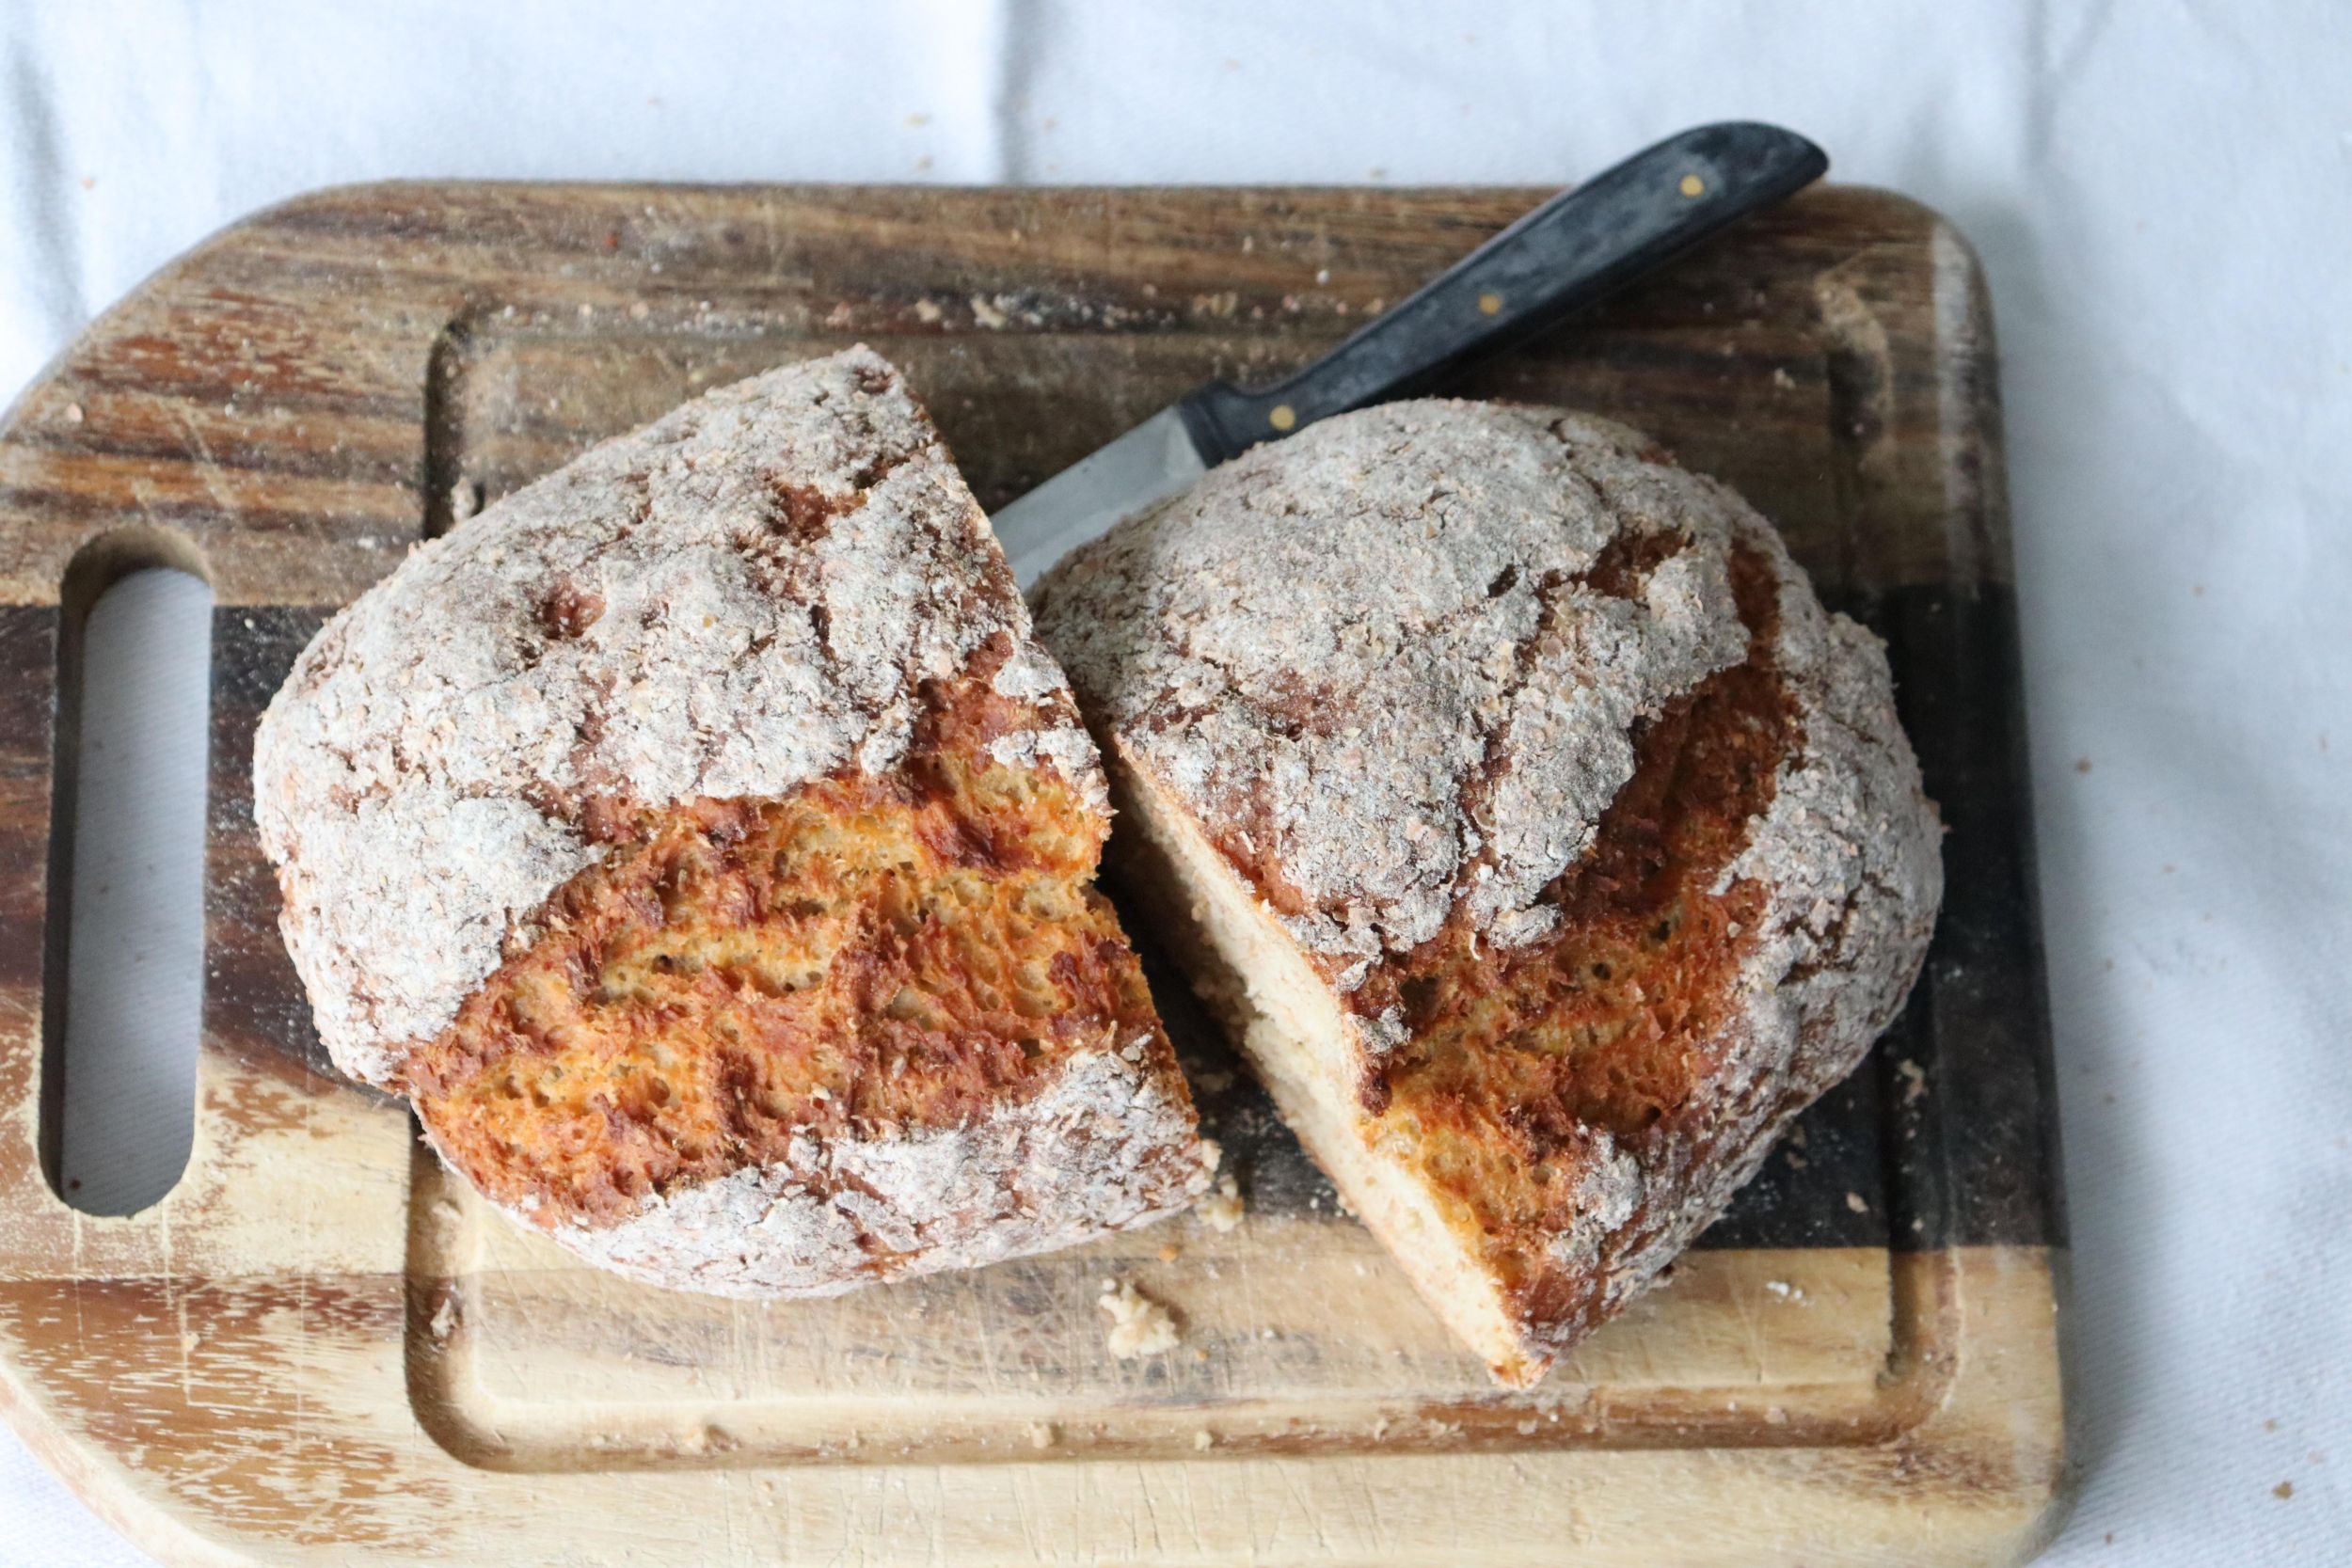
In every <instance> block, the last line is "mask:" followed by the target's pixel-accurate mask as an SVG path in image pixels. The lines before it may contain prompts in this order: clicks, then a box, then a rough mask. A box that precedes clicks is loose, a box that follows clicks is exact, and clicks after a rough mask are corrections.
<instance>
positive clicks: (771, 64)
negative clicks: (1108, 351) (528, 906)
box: [0, 0, 2352, 1568]
mask: <svg viewBox="0 0 2352 1568" xmlns="http://www.w3.org/2000/svg"><path fill="white" fill-rule="evenodd" d="M0 70H5V71H6V83H7V91H6V96H5V98H4V99H0V138H4V139H0V394H6V393H10V392H12V391H13V389H14V388H19V387H21V386H22V385H23V384H24V383H25V382H26V381H27V380H29V379H30V378H31V377H32V376H33V375H34V374H35V373H36V372H38V371H39V370H40V367H41V365H42V364H43V362H44V361H46V360H47V359H48V358H49V357H50V356H52V355H54V354H56V352H57V351H58V350H59V349H60V348H61V347H63V346H64V344H65V343H66V342H67V341H68V340H69V339H70V338H71V337H72V335H73V333H74V332H75V331H76V330H77V329H78V328H79V327H80V326H81V325H83V324H84V323H85V322H86V321H87V319H88V318H89V316H90V315H91V314H92V313H93V312H95V311H97V310H100V309H103V308H104V307H106V306H107V305H108V304H110V303H111V302H113V301H114V300H115V299H117V298H118V297H119V296H120V295H121V294H122V293H124V292H125V291H126V290H128V289H130V288H131V287H132V286H133V285H134V284H135V283H136V282H137V281H138V280H139V278H140V277H143V276H144V275H145V274H147V273H148V272H149V271H150V270H151V269H152V268H154V267H156V266H158V265H159V264H161V263H162V262H164V261H167V260H168V259H170V258H171V257H172V256H173V255H175V254H176V253H178V252H179V251H181V250H183V248H185V247H186V246H188V245H191V244H193V243H194V242H196V241H197V240H199V239H200V238H202V237H203V236H204V235H206V234H207V233H209V232H211V231H212V230H215V229H217V228H219V227H220V226H221V225H223V224H226V223H228V222H230V220H232V219H234V218H236V217H238V216H239V215H241V214H246V213H248V212H250V211H252V210H253V209H255V208H257V207H260V206H262V205H263V204H264V203H267V202H271V201H275V200H277V199H278V198H283V197H287V196H291V195H294V194H295V193H296V192H299V191H302V190H305V189H308V188H310V187H313V186H318V185H324V184H328V183H335V182H348V181H358V180H372V179H378V178H385V177H391V176H501V177H525V178H558V177H575V178H631V179H675V180H894V181H895V180H932V181H942V182H994V181H1033V182H1162V181H1166V182H1236V181H1239V182H1260V181H1269V182H1270V181H1318V182H1324V181H1338V182H1399V183H1406V182H1410V183H1421V182H1494V181H1511V182H1568V181H1571V180H1574V179H1577V178H1580V177H1581V176H1583V175H1585V174H1588V173H1590V172H1593V171H1594V170H1596V169H1597V168H1599V167H1600V166H1604V165H1605V164H1607V163H1609V162H1611V161H1613V159H1615V158H1616V157H1618V156H1620V155H1622V154H1624V153H1626V152H1629V151H1631V150H1634V149H1635V148H1637V147H1640V146H1643V145H1645V143H1647V142H1649V141H1651V140H1653V139H1655V138H1656V137H1658V136H1659V135H1663V134H1665V133H1667V132H1670V131H1673V130H1676V129H1678V128H1680V127H1682V126H1684V125H1687V124H1692V123H1695V122H1698V121H1702V120H1709V119H1727V118H1734V117H1753V118H1759V119H1774V120H1779V121H1782V122H1784V123H1787V124H1789V125H1792V126H1794V127H1796V128H1798V129H1801V130H1803V131H1804V132H1806V133H1807V134H1809V135H1812V136H1813V137H1815V138H1816V139H1817V140H1819V141H1820V142H1821V143H1822V144H1823V145H1824V146H1825V147H1827V148H1828V149H1829V150H1830V151H1831V153H1832V154H1833V156H1834V158H1835V160H1836V177H1837V178H1839V179H1842V180H1848V181H1860V182H1869V183H1873V184H1879V185H1884V186H1889V187H1892V188H1894V189H1897V190H1900V191H1904V192H1907V193H1909V194H1910V195H1912V196H1915V197H1916V198H1920V199H1921V200H1923V201H1926V202H1928V203H1930V204H1931V205H1933V206H1935V207H1938V208H1940V209H1942V210H1943V211H1944V212H1945V213H1946V214H1948V215H1950V216H1951V217H1952V218H1953V219H1954V220H1955V221H1956V222H1957V223H1958V224H1959V225H1960V227H1961V228H1962V229H1963V230H1964V231H1965V232H1966V233H1968V234H1969V235H1970V236H1971V237H1972V238H1973V239H1974V241H1975V243H1976V245H1977V246H1978V247H1979V250H1980V252H1981V253H1982V255H1983V258H1984V261H1985V263H1986V265H1987V268H1988V270H1989V273H1990V276H1991V278H1992V284H1993V292H1994V299H1995V306H1996V310H1997V312H1998V317H1999V329H2000V341H2001V347H2002V355H2003V387H2004V391H2005V394H2006V398H2007V404H2008V431H2009V451H2010V476H2011V483H2012V489H2013V497H2014V501H2015V513H2016V536H2017V557H2018V559H2017V573H2018V581H2019V584H2020V590H2021V595H2022V602H2023V616H2024V639H2025V660H2026V681H2027V687H2028V701H2029V704H2030V712H2031V722H2032V743H2033V757H2034V786H2035V791H2036V822H2037V829H2038V832H2039V835H2040V851H2041V866H2040V871H2041V879H2042V898H2043V911H2044V915H2045V921H2046V926H2047V930H2048V938H2049V956H2050V982H2051V990H2052V1000H2053V1002H2054V1004H2055V1011H2056V1018H2057V1032H2058V1069H2059V1087H2060V1091H2061V1095H2062V1101H2063V1114H2064V1129H2065V1132H2064V1135H2065V1165H2066V1176H2067V1181H2068V1185H2069V1190H2070V1197H2071V1203H2072V1209H2073V1226H2074V1307H2073V1321H2072V1323H2071V1325H2070V1327H2071V1338H2070V1340H2069V1349H2070V1351H2071V1353H2072V1355H2073V1373H2074V1376H2073V1387H2074V1404H2073V1408H2072V1418H2073V1423H2074V1433H2075V1440H2076V1444H2077V1448H2078V1450H2079V1455H2080V1465H2081V1466H2082V1492H2081V1500H2080V1504H2079V1506H2078V1508H2077V1510H2076V1512H2075V1514H2074V1520H2073V1523H2072V1524H2071V1526H2070V1527H2069V1528H2068V1529H2067V1531H2066V1533H2065V1534H2064V1536H2063V1537H2062V1539H2061V1541H2060V1543H2059V1544H2058V1546H2057V1547H2056V1548H2055V1549H2054V1551H2053V1553H2052V1555H2051V1557H2050V1559H2049V1560H2051V1561H2054V1562H2061V1563H2068V1564H2075V1563H2106V1562H2130V1563H2134V1564H2147V1565H2162V1564H2182V1565H2193V1568H2210V1565H2213V1564H2224V1563H2236V1562H2247V1563H2265V1564H2271V1563H2277V1564H2302V1563H2313V1564H2316V1563H2326V1562H2344V1561H2346V1560H2352V1544H2347V1542H2348V1541H2352V1482H2347V1481H2346V1479H2345V1478H2346V1475H2347V1472H2348V1471H2352V1241H2347V1236H2348V1235H2352V1152H2348V1151H2347V1132H2348V1131H2352V1086H2348V1085H2352V1072H2347V1071H2346V1065H2347V1053H2346V1049H2345V1046H2344V1040H2345V1038H2346V1037H2347V1034H2352V982H2348V981H2347V979H2346V977H2345V976H2346V970H2347V966H2352V809H2348V807H2347V795H2346V789H2345V784H2346V769H2345V765H2346V762H2347V761H2352V628H2348V627H2347V619H2352V542H2348V540H2347V526H2348V525H2352V12H2347V10H2346V9H2345V8H2343V7H2340V6H2336V5H2332V4H2329V3H2327V0H2311V3H2309V4H2294V3H2290V0H2262V3H2257V0H2158V3H2151V4H2144V5H2137V6H2128V5H2118V4H2089V5H2074V4H2068V3H2064V0H2014V3H1984V4H1970V5H1964V6H1961V5H1952V4H1948V3H1934V4H1893V3H1867V0H1863V3H1855V4H1851V5H1845V6H1828V5H1815V6H1808V7H1804V8H1796V7H1783V6H1773V5H1766V4H1761V3H1738V0H1722V3H1714V4H1689V3H1685V4H1676V5H1661V6H1646V5H1631V4H1624V3H1621V0H1620V3H1610V4H1573V5H1571V4H1549V5H1544V4H1514V3H1511V0H1481V3H1480V4H1477V5H1474V6H1460V7H1448V6H1444V5H1438V4H1430V3H1426V0H1424V3H1422V4H1403V3H1371V0H1291V3H1288V4H1279V5H1276V4H1267V3H1265V0H1253V3H1247V4H1230V5H1225V4H1218V5H1193V4H1179V3H1174V0H1162V3H1157V4H1152V5H1139V4H1138V5H1130V4H1117V3H1103V4H1095V5H1077V4H1070V5H1060V4H1054V3H1050V0H997V3H993V4H990V3H984V0H963V3H958V0H943V3H941V4H937V5H928V6H927V5H922V4H918V3H915V0H849V3H822V4H801V5H793V6H779V5H773V4H754V3H743V4H724V5H704V6H691V5H683V4H675V3H665V4H649V3H646V4H635V5H617V4H596V5H590V4H581V3H579V0H566V3H562V4H555V3H538V4H507V5H495V4H487V3H469V4H437V5H436V4H410V5H384V4H380V3H373V4H358V3H354V4H327V3H324V0H313V3H310V4H300V5H295V4H246V5H230V4H202V3H198V0H181V3H177V4H165V3H157V4H153V5H118V6H105V5H95V4H90V5H82V4H75V5H65V4H40V3H36V0H22V3H15V4H8V3H0ZM163 597H165V598H168V597H169V595H168V594H166V595H163ZM170 689H173V690H176V689H178V688H170ZM179 700H180V699H172V698H169V697H168V691H167V695H166V697H165V698H160V699H151V701H153V702H159V703H162V704H163V705H165V706H168V705H169V703H170V702H172V701H179ZM183 705H184V704H183ZM135 722H144V721H135ZM196 733H197V734H198V735H199V736H200V729H199V730H198V731H197V732H196ZM154 941H155V943H156V946H155V949H154V951H153V952H152V953H151V958H152V959H153V961H154V963H155V965H156V967H157V969H158V971H159V972H167V973H165V979H164V981H163V982H162V983H161V984H160V986H159V987H158V988H156V989H153V990H151V991H150V992H142V993H141V995H143V996H151V997H152V998H154V999H155V1000H154V1001H153V1003H152V1006H153V1007H154V1008H157V1009H162V1008H168V1007H180V1008H182V1009H184V998H185V996H186V995H187V994H189V992H188V990H187V986H188V985H189V984H192V983H193V982H192V981H190V980H185V979H183V980H181V981H177V982H175V981H173V980H172V979H171V978H170V974H169V973H168V972H172V971H173V966H174V965H177V966H179V973H182V974H193V971H192V969H190V968H189V967H188V966H189V965H190V964H191V963H192V961H193V960H192V958H191V956H190V955H189V954H188V952H187V951H186V950H185V949H186V945H187V944H186V940H185V938H184V937H179V938H175V937H173V936H172V935H171V934H170V933H168V932H165V933H160V934H157V935H155V938H154ZM175 984H177V985H178V986H179V989H178V990H174V989H173V986H174V985H175ZM175 998H177V999H178V1000H175ZM141 1006H148V1004H147V1003H143V1002H141V1003H135V1004H133V1005H132V1006H131V1008H130V1011H131V1013H132V1015H133V1016H130V1017H128V1018H126V1019H124V1020H123V1021H121V1026H122V1027H123V1028H125V1029H126V1030H128V1031H130V1032H131V1033H133V1034H135V1033H136V1032H137V1030H138V1027H139V1023H140V1020H139V1016H137V1014H138V1008H139V1007H141ZM183 1016H184V1010H183V1011H180V1012H174V1013H171V1014H170V1015H169V1017H170V1018H175V1019H176V1018H179V1017H183ZM169 1026H170V1025H169V1019H167V1020H166V1021H165V1022H164V1023H163V1024H161V1025H159V1026H158V1027H159V1028H160V1029H161V1030H162V1032H163V1033H166V1034H167V1033H168V1031H169ZM144 1560H145V1559H144V1558H143V1557H142V1556H141V1555H140V1554H139V1553H138V1552H136V1551H135V1550H134V1549H133V1548H131V1547H130V1546H128V1545H126V1544H122V1543H120V1542H119V1541H118V1540H117V1539H116V1538H115V1537H114V1536H113V1535H111V1534H110V1533H109V1532H108V1531H107V1530H106V1529H105V1528H104V1527H103V1526H101V1525H99V1524H98V1523H97V1522H95V1521H94V1520H93V1519H92V1518H91V1517H90V1516H89V1515H88V1514H87V1512H86V1511H84V1510H83V1508H82V1507H81V1505H80V1504H78V1503H77V1502H76V1501H75V1500H74V1499H73V1498H72V1497H71V1496H70V1495H69V1494H67V1493H66V1492H65V1490H64V1489H63V1488H62V1487H61V1486H60V1485H58V1484H57V1483H56V1481H53V1480H52V1479H51V1478H50V1477H49V1476H48V1475H47V1473H46V1472H45V1471H43V1470H42V1469H41V1468H40V1466H39V1465H37V1464H36V1463H35V1462H34V1461H33V1460H31V1459H30V1458H29V1457H28V1456H27V1455H26V1454H25V1453H24V1451H23V1449H21V1447H20V1446H19V1445H18V1444H17V1443H16V1442H15V1441H14V1439H13V1438H12V1437H10V1436H8V1435H7V1434H6V1433H5V1432H0V1564H6V1565H25V1568H36V1565H37V1568H50V1565H54V1564H62V1563H89V1564H113V1563H135V1562H141V1561H144Z"/></svg>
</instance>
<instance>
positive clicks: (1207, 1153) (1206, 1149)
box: [1200, 1138, 1225, 1171]
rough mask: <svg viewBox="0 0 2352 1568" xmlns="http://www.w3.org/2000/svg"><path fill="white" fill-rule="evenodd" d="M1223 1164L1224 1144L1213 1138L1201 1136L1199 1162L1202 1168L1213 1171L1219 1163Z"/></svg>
mask: <svg viewBox="0 0 2352 1568" xmlns="http://www.w3.org/2000/svg"><path fill="white" fill-rule="evenodd" d="M1200 1164H1201V1168H1202V1169H1204V1170H1210V1171H1214V1170H1216V1168H1217V1167H1218V1166H1220V1165H1222V1164H1225V1146H1224V1145H1223V1144H1221V1143H1218V1142H1217V1141H1216V1139H1215V1138H1203V1139H1201V1140H1200Z"/></svg>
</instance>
